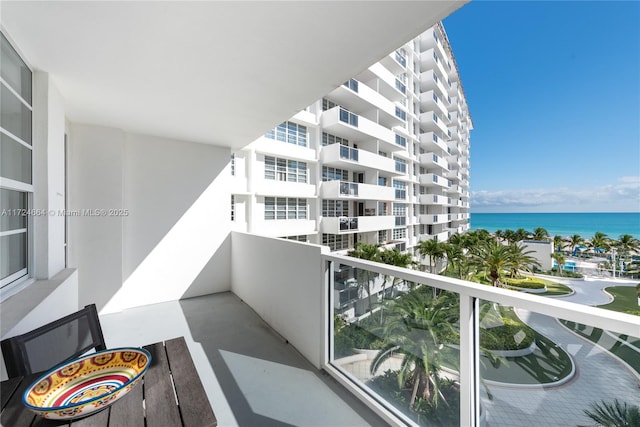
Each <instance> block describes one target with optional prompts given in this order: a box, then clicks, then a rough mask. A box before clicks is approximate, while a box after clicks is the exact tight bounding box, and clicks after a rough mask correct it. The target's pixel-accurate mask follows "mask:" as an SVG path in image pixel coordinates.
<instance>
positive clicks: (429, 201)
mask: <svg viewBox="0 0 640 427" xmlns="http://www.w3.org/2000/svg"><path fill="white" fill-rule="evenodd" d="M418 200H419V202H420V204H421V205H440V206H446V205H448V204H449V198H448V197H446V196H441V195H438V194H421V195H420V196H419V198H418Z"/></svg>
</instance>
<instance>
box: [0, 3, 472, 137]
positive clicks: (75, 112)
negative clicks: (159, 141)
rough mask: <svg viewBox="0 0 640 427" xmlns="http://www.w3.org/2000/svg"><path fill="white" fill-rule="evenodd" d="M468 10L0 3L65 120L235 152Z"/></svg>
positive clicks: (438, 6) (5, 21) (445, 6)
mask: <svg viewBox="0 0 640 427" xmlns="http://www.w3.org/2000/svg"><path fill="white" fill-rule="evenodd" d="M465 3H466V1H441V2H440V1H407V2H398V1H388V2H378V1H373V2H359V1H353V2H222V1H211V2H207V1H205V2H182V1H174V2H94V1H86V2H77V1H69V2H64V1H47V2H28V1H15V2H13V1H2V3H1V6H0V7H1V8H2V9H1V10H0V15H1V19H2V25H3V27H4V28H5V29H6V30H7V31H8V33H9V35H10V36H11V38H12V40H13V41H14V42H15V43H16V44H17V45H18V47H19V48H20V50H21V51H22V52H21V53H22V54H23V55H24V57H25V58H26V59H27V60H28V61H29V62H30V65H32V66H33V68H34V69H40V70H44V71H46V72H49V73H50V75H51V76H52V78H53V80H54V82H55V84H56V86H57V87H58V89H59V90H60V92H61V93H62V96H63V98H64V101H65V108H66V112H67V117H68V118H69V120H70V121H72V122H80V123H91V124H97V125H104V126H111V127H116V128H121V129H123V130H126V131H130V132H137V133H145V134H151V135H161V136H166V137H171V138H176V139H182V140H189V141H197V142H203V143H209V144H214V145H221V146H229V147H234V148H239V147H242V146H244V145H246V144H248V143H249V142H251V141H252V140H254V139H255V138H257V137H258V136H260V135H261V134H262V133H264V132H265V131H266V130H267V129H269V128H271V127H273V126H274V125H275V124H277V123H279V122H281V121H283V120H286V119H287V118H288V117H291V116H292V115H293V114H295V113H296V112H297V111H299V110H300V109H302V108H304V107H306V106H307V105H309V104H310V103H311V102H313V101H314V100H316V99H318V98H320V97H322V96H323V95H324V94H326V93H329V92H330V91H331V90H332V89H334V88H335V87H337V86H338V85H340V84H342V83H343V82H344V81H345V80H347V79H348V78H350V77H352V76H354V75H356V74H358V73H359V72H360V71H362V70H364V69H365V68H366V67H367V66H369V65H371V64H372V63H375V62H376V61H378V60H380V59H381V58H382V57H384V56H385V54H388V53H389V52H391V51H393V50H394V49H395V48H397V47H399V46H400V45H402V44H403V43H405V42H407V41H408V40H410V39H411V38H413V37H415V36H416V35H418V34H419V33H421V32H422V31H424V30H426V29H427V28H429V27H430V26H431V25H433V24H434V23H435V22H436V21H438V20H440V19H442V18H444V17H445V16H447V15H449V14H450V13H451V12H453V11H454V10H456V9H457V8H459V7H460V6H462V5H463V4H465Z"/></svg>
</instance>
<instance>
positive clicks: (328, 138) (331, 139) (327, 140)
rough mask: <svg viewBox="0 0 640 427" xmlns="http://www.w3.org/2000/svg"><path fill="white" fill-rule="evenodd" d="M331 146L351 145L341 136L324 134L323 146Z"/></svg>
mask: <svg viewBox="0 0 640 427" xmlns="http://www.w3.org/2000/svg"><path fill="white" fill-rule="evenodd" d="M331 144H342V145H349V140H348V139H347V138H341V137H339V136H335V135H331V134H330V133H326V132H322V146H325V145H331Z"/></svg>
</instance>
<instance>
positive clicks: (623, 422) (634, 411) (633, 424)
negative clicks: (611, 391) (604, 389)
mask: <svg viewBox="0 0 640 427" xmlns="http://www.w3.org/2000/svg"><path fill="white" fill-rule="evenodd" d="M584 413H585V415H587V416H588V417H589V418H591V419H592V420H593V421H595V422H596V423H598V425H602V426H606V427H637V426H640V407H638V406H636V405H627V403H626V402H625V403H622V402H620V401H619V400H618V399H615V400H614V401H613V402H612V403H607V402H605V401H604V400H603V401H600V403H592V404H591V410H585V411H584Z"/></svg>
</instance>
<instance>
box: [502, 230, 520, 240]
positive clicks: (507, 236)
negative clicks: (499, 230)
mask: <svg viewBox="0 0 640 427" xmlns="http://www.w3.org/2000/svg"><path fill="white" fill-rule="evenodd" d="M503 237H504V240H506V241H507V243H515V242H517V241H518V236H517V235H516V232H515V231H513V230H510V229H507V230H505V232H504V234H503Z"/></svg>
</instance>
